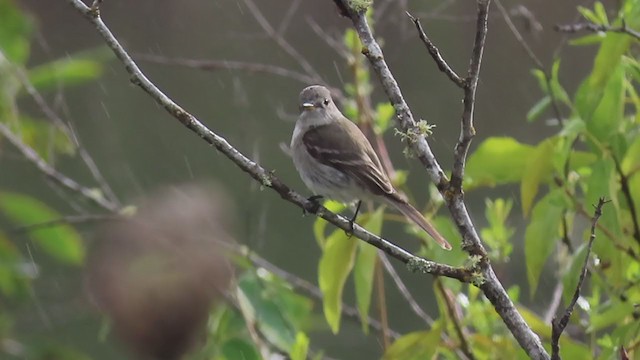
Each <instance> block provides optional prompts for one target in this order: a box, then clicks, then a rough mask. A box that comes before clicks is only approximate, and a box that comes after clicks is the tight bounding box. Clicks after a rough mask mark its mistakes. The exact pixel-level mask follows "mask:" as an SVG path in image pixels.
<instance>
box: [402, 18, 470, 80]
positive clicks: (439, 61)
mask: <svg viewBox="0 0 640 360" xmlns="http://www.w3.org/2000/svg"><path fill="white" fill-rule="evenodd" d="M407 16H408V17H409V19H411V21H412V22H413V24H414V25H415V26H416V30H417V31H418V36H420V40H422V43H423V44H424V46H425V47H426V48H427V50H428V51H429V54H431V57H432V58H433V60H434V61H435V62H436V65H438V69H440V71H442V72H443V73H445V74H446V75H447V76H448V77H449V79H451V81H453V83H454V84H456V85H458V87H460V88H464V86H465V81H464V79H463V78H461V77H460V76H458V74H456V72H455V71H454V70H453V69H452V68H451V66H449V64H447V62H446V61H445V60H444V58H443V57H442V55H441V54H440V50H438V48H437V47H436V46H435V44H434V43H433V42H432V41H431V39H429V37H428V36H427V34H426V33H425V32H424V29H423V28H422V24H421V23H420V19H418V18H416V17H414V16H413V15H411V14H410V13H409V12H407Z"/></svg>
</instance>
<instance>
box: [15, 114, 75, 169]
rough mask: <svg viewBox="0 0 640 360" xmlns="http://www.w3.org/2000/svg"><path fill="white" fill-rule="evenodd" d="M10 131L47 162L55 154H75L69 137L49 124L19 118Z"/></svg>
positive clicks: (51, 159) (22, 117)
mask: <svg viewBox="0 0 640 360" xmlns="http://www.w3.org/2000/svg"><path fill="white" fill-rule="evenodd" d="M14 129H15V130H14ZM12 130H13V131H14V133H16V134H19V135H20V137H21V138H22V141H23V142H24V143H25V144H27V145H29V146H30V147H31V148H33V149H34V150H35V151H36V152H37V153H38V155H40V156H41V157H42V158H43V159H45V160H46V161H47V162H51V161H53V159H54V157H55V155H56V154H57V153H60V154H66V155H73V154H74V153H75V150H76V148H75V146H74V144H73V143H72V142H71V139H70V138H69V136H67V134H66V133H65V132H64V131H63V130H61V129H60V128H58V127H57V126H55V125H53V124H51V123H49V122H45V121H38V120H34V119H30V118H28V117H25V116H20V119H19V121H18V122H17V123H16V124H15V126H12Z"/></svg>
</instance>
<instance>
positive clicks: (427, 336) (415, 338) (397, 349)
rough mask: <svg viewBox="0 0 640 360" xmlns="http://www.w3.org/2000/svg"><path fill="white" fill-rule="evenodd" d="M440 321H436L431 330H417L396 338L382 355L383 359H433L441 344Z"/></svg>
mask: <svg viewBox="0 0 640 360" xmlns="http://www.w3.org/2000/svg"><path fill="white" fill-rule="evenodd" d="M440 327H441V326H440V323H435V324H434V325H433V327H431V330H429V331H416V332H412V333H408V334H406V335H403V336H402V337H400V338H399V339H398V340H396V341H395V342H394V343H393V344H391V346H389V348H388V349H387V351H386V352H385V353H384V356H383V357H382V359H383V360H424V359H432V358H433V356H434V355H435V354H436V351H437V350H438V346H439V345H440V335H441V329H440Z"/></svg>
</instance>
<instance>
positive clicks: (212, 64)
mask: <svg viewBox="0 0 640 360" xmlns="http://www.w3.org/2000/svg"><path fill="white" fill-rule="evenodd" d="M135 57H136V59H138V60H139V61H146V62H150V63H154V64H161V65H175V66H184V67H188V68H192V69H198V70H206V71H218V70H240V71H245V72H249V73H265V74H271V75H277V76H281V77H284V78H289V79H292V80H296V81H299V82H301V83H304V84H311V83H314V82H315V81H316V79H315V78H313V77H311V76H309V75H306V74H303V73H301V72H297V71H294V70H290V69H287V68H283V67H280V66H276V65H270V64H262V63H254V62H244V61H235V60H203V59H202V60H201V59H184V58H169V57H165V56H158V55H151V54H137V55H135Z"/></svg>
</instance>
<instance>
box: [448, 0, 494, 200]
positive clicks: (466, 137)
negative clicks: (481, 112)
mask: <svg viewBox="0 0 640 360" xmlns="http://www.w3.org/2000/svg"><path fill="white" fill-rule="evenodd" d="M489 3H490V0H478V21H477V22H476V36H475V40H474V42H473V50H472V52H471V61H470V63H469V70H468V72H467V77H466V79H465V86H464V99H463V100H462V103H463V104H464V109H463V111H462V121H461V123H462V125H461V127H460V137H459V138H458V142H457V143H456V146H455V149H454V153H453V170H452V171H451V186H450V190H451V191H453V192H454V193H459V194H462V179H463V178H464V168H465V162H466V159H467V153H468V152H469V146H470V145H471V140H472V139H473V137H474V136H475V134H476V130H475V129H474V127H473V113H474V108H475V103H476V89H477V88H478V79H479V77H480V65H481V64H482V54H483V53H484V44H485V41H486V39H487V30H488V28H487V21H488V20H487V17H488V16H489Z"/></svg>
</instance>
